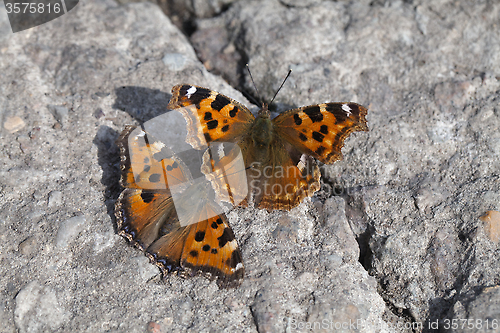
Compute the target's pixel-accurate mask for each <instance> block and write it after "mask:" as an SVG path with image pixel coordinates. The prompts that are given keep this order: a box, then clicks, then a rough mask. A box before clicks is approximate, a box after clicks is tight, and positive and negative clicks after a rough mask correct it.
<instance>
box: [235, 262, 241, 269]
mask: <svg viewBox="0 0 500 333" xmlns="http://www.w3.org/2000/svg"><path fill="white" fill-rule="evenodd" d="M242 268H243V264H242V263H241V262H239V263H238V264H237V265H236V268H235V269H234V270H235V271H237V270H239V269H242Z"/></svg>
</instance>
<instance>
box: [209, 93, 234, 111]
mask: <svg viewBox="0 0 500 333" xmlns="http://www.w3.org/2000/svg"><path fill="white" fill-rule="evenodd" d="M229 103H230V101H229V100H228V99H227V98H226V97H224V96H222V95H217V96H215V99H214V101H213V102H212V104H211V105H210V106H211V107H212V108H213V109H215V110H217V111H220V110H222V108H223V107H225V106H226V105H228V104H229Z"/></svg>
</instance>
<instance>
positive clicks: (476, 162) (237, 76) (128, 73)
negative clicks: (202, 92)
mask: <svg viewBox="0 0 500 333" xmlns="http://www.w3.org/2000/svg"><path fill="white" fill-rule="evenodd" d="M123 2H128V1H123ZM160 2H161V1H160ZM163 3H166V2H165V1H163ZM192 4H195V5H196V6H198V7H196V8H198V12H196V14H194V15H193V12H190V13H186V14H185V16H183V17H187V18H193V17H199V18H200V19H198V20H197V21H196V22H195V23H196V24H195V26H197V30H196V31H195V32H194V34H193V35H191V37H190V38H188V37H186V36H184V35H183V34H182V33H181V32H180V31H179V30H178V28H177V27H176V26H175V25H174V24H172V23H171V21H170V19H169V18H168V17H166V16H165V15H164V14H163V12H162V11H161V10H160V8H159V7H158V6H156V5H155V4H153V3H150V2H143V3H130V4H124V5H119V4H117V3H116V2H114V1H112V0H104V1H96V0H88V1H80V3H79V5H78V6H77V7H76V8H75V9H73V10H72V11H71V12H70V13H69V14H67V15H64V16H62V17H61V18H59V19H56V20H54V21H51V22H49V23H47V24H44V25H42V26H39V27H36V28H33V29H30V30H26V31H23V32H19V33H16V34H12V33H11V30H10V27H9V21H8V19H7V15H6V13H5V10H3V8H0V55H1V56H0V120H1V125H2V126H0V128H1V130H0V131H1V132H0V162H1V163H2V167H1V168H0V239H1V244H2V245H1V247H0V262H1V265H0V267H1V268H0V270H1V274H0V290H2V291H3V292H2V293H0V302H1V303H0V304H2V305H3V306H2V307H0V310H1V311H0V331H2V332H4V331H5V332H15V331H19V332H42V331H56V332H67V331H78V332H79V331H86V332H100V331H113V332H143V331H146V330H147V331H152V332H153V331H161V332H170V331H174V332H185V331H205V332H219V331H243V332H256V331H258V332H283V331H285V332H296V331H311V330H312V329H313V328H314V329H315V330H314V331H318V332H320V331H325V332H326V331H332V330H333V329H337V328H339V325H342V324H344V323H352V322H356V323H358V326H357V327H356V328H355V329H354V328H353V327H352V326H347V327H340V329H343V330H344V331H361V332H375V331H377V332H386V331H387V332H389V331H390V332H410V331H415V332H420V331H430V330H432V329H433V328H434V327H431V326H430V324H431V323H434V322H436V321H437V320H438V321H439V327H438V328H439V329H446V327H445V326H443V325H444V323H445V320H447V319H448V320H450V321H451V320H453V319H467V320H469V319H473V320H482V322H483V323H485V321H486V319H488V318H492V319H494V317H498V304H497V303H498V285H499V284H500V281H499V278H498V277H499V276H500V274H499V273H500V272H499V271H500V257H499V252H498V241H497V238H492V236H491V235H492V231H491V228H492V224H491V222H489V224H486V222H484V221H483V220H481V219H479V217H480V216H482V215H483V214H484V213H486V212H487V211H490V210H493V211H499V210H500V177H499V175H500V163H499V162H498V161H499V158H500V130H499V129H500V108H499V106H498V99H499V94H500V59H499V57H500V56H499V55H500V30H499V29H498V17H500V4H498V3H496V2H493V1H476V2H469V1H450V0H438V1H429V0H426V1H424V0H420V1H413V2H408V1H386V2H382V1H337V2H332V1H303V2H300V1H291V0H287V1H284V0H282V1H251V2H247V1H234V2H231V1H210V2H206V3H203V2H201V1H194V2H192V3H191V5H192ZM203 6H206V7H203ZM207 6H208V7H207ZM218 6H219V7H218ZM193 8H194V7H193ZM164 9H165V8H164ZM225 9H227V10H225ZM212 15H215V16H213V17H211V16H212ZM202 17H205V18H203V19H202ZM183 19H184V18H183ZM174 20H175V18H174ZM211 41H212V42H211ZM192 45H194V46H195V47H197V50H196V51H195V50H194V49H193V46H192ZM196 55H198V56H199V57H200V60H201V61H200V60H199V59H198V58H197V56H196ZM245 61H248V62H249V64H250V67H251V69H252V73H253V76H254V78H255V80H256V83H257V86H258V88H259V90H260V92H261V94H262V95H263V96H262V97H264V98H266V99H269V98H271V97H272V95H273V94H274V91H275V90H276V88H277V87H278V86H279V84H280V83H281V80H282V78H283V77H284V75H285V74H286V72H287V71H288V69H290V68H291V69H293V74H292V76H291V77H290V79H289V80H288V81H287V83H286V84H285V86H284V87H283V90H282V91H281V92H280V94H279V95H278V97H277V100H276V101H277V108H278V110H282V109H285V108H286V107H291V106H302V105H308V104H316V103H320V102H325V101H355V102H358V103H361V104H363V105H366V106H367V107H369V114H368V125H369V127H370V132H368V133H355V134H354V135H352V136H351V137H350V138H349V139H348V140H347V142H346V146H345V147H344V149H343V153H344V160H343V161H340V162H337V163H335V164H334V165H333V166H323V167H322V173H323V180H324V184H323V185H324V186H323V188H322V191H320V193H318V194H317V195H316V196H315V197H313V198H312V199H307V200H306V201H305V202H304V203H303V204H302V205H300V206H299V207H297V208H295V209H294V210H292V211H290V212H279V211H276V212H271V213H268V212H266V211H260V210H256V209H241V208H238V209H235V210H233V211H232V212H231V213H229V214H228V217H229V219H230V223H231V225H232V227H233V229H234V232H235V234H236V237H237V239H238V241H239V243H240V246H241V248H242V254H243V260H244V263H245V266H246V276H245V280H244V282H243V284H242V286H241V287H239V288H238V289H229V290H219V289H218V288H217V286H216V284H215V283H214V282H209V281H208V280H206V279H204V278H201V277H198V278H192V279H182V278H180V277H177V276H169V277H167V278H166V279H165V280H161V279H160V276H159V272H158V270H157V268H156V267H155V266H153V265H151V264H149V263H148V261H147V259H146V258H145V257H143V256H142V254H141V253H140V252H139V251H138V250H136V249H134V248H132V247H131V246H129V245H128V244H127V243H126V242H125V240H123V239H122V238H121V237H119V236H117V235H116V233H115V230H114V227H115V226H114V223H115V222H114V218H113V205H114V201H115V200H116V198H117V196H118V194H119V192H120V188H119V185H118V178H119V170H118V162H119V157H118V150H117V148H116V146H115V144H114V141H115V140H116V138H117V137H118V135H119V133H120V132H121V130H122V129H123V128H124V126H125V125H126V124H139V123H142V122H144V121H147V120H149V119H151V118H153V117H155V116H157V115H159V114H162V113H163V112H164V110H165V107H166V105H167V104H168V100H169V98H170V89H171V87H172V86H173V85H176V84H179V83H182V82H187V83H192V84H197V85H201V86H206V87H209V88H211V89H214V90H217V91H219V92H222V93H224V94H226V95H228V96H230V97H232V98H235V99H237V100H239V101H241V102H245V103H246V104H247V105H249V103H248V102H246V100H245V98H244V97H243V95H242V94H241V93H240V92H238V91H237V90H235V89H234V88H233V87H231V86H230V85H229V84H228V83H226V82H225V81H224V80H223V79H221V77H219V76H216V75H214V74H211V73H209V72H208V71H207V70H206V68H205V67H204V66H203V64H205V65H206V66H207V67H208V68H210V69H211V70H213V72H215V73H220V74H222V75H223V76H224V77H225V78H226V79H227V80H228V81H229V82H230V83H231V84H232V85H233V86H234V87H236V88H238V89H240V91H244V92H245V93H246V94H250V95H254V96H255V93H254V90H253V87H252V86H251V83H250V80H249V77H248V75H247V74H246V72H245V69H244V66H243V64H244V62H245ZM334 194H336V195H337V196H333V195H334ZM496 223H498V222H496ZM496 225H497V224H495V228H497V226H496ZM361 325H363V326H361Z"/></svg>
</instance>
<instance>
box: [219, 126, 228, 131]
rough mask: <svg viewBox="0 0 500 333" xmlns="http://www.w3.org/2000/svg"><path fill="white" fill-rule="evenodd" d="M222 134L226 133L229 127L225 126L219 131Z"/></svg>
mask: <svg viewBox="0 0 500 333" xmlns="http://www.w3.org/2000/svg"><path fill="white" fill-rule="evenodd" d="M220 130H221V131H222V132H227V131H228V130H229V125H225V126H223V127H222V128H221V129H220Z"/></svg>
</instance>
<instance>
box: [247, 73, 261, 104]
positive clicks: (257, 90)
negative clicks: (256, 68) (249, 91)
mask: <svg viewBox="0 0 500 333" xmlns="http://www.w3.org/2000/svg"><path fill="white" fill-rule="evenodd" d="M247 71H248V74H250V79H251V80H252V83H253V87H254V88H255V91H256V92H257V97H258V98H259V100H255V99H254V102H257V105H261V104H262V102H261V101H260V100H261V98H260V93H259V89H257V85H256V84H255V81H254V80H253V76H252V72H250V66H248V64H247ZM252 98H253V97H252Z"/></svg>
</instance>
